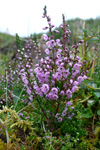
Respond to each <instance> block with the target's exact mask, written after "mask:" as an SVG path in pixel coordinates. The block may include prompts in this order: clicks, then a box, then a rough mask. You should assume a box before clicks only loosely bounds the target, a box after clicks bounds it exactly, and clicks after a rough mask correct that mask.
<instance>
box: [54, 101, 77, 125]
mask: <svg viewBox="0 0 100 150" xmlns="http://www.w3.org/2000/svg"><path fill="white" fill-rule="evenodd" d="M73 109H74V107H73V106H72V102H70V101H68V102H67V103H66V107H65V109H64V110H63V111H62V113H61V114H60V113H57V114H56V115H55V118H57V120H58V122H62V121H63V120H64V118H65V117H67V118H69V119H71V118H72V117H73V116H74V113H73V112H72V111H73Z"/></svg>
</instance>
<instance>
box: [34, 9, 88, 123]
mask: <svg viewBox="0 0 100 150" xmlns="http://www.w3.org/2000/svg"><path fill="white" fill-rule="evenodd" d="M43 18H46V19H47V22H48V27H45V28H43V30H46V29H49V31H50V35H49V36H48V35H47V34H44V35H43V38H44V40H45V41H46V45H47V49H45V53H46V55H47V56H46V57H44V58H41V59H40V60H39V63H38V64H36V65H35V69H34V79H35V80H34V85H33V88H34V95H37V98H36V100H37V102H38V104H39V105H40V108H41V110H42V113H43V114H44V116H45V117H46V119H47V123H50V122H55V121H56V120H58V122H61V121H62V120H63V119H64V116H66V114H67V107H65V106H64V104H65V103H66V105H67V103H68V101H69V100H70V99H71V98H72V94H73V93H74V92H75V91H76V90H77V89H78V86H79V85H80V84H81V82H82V81H83V80H85V79H87V77H86V72H87V70H85V68H84V65H85V62H84V63H82V62H81V61H80V59H79V56H78V53H79V50H78V47H79V45H81V44H82V43H83V41H79V42H78V44H77V45H73V46H72V47H69V46H68V45H67V44H68V43H69V36H70V33H71V31H70V30H69V26H68V25H66V24H65V17H64V15H63V24H62V25H60V28H61V29H62V30H63V35H62V39H56V40H55V39H54V36H53V33H54V32H55V33H56V34H57V33H58V32H59V31H58V30H53V31H52V29H53V28H54V25H52V24H51V18H50V17H49V16H48V15H47V11H46V7H45V8H44V14H43ZM69 103H70V101H69ZM45 108H46V109H45ZM70 109H73V107H70ZM59 113H60V117H57V114H59ZM67 115H68V114H67ZM73 115H74V114H69V115H68V117H70V118H71V117H72V116H73ZM56 118H57V119H56Z"/></svg>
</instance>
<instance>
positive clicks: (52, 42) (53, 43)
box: [46, 40, 56, 47]
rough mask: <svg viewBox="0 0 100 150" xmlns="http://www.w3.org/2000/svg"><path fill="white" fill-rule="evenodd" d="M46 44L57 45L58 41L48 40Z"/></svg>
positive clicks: (49, 45)
mask: <svg viewBox="0 0 100 150" xmlns="http://www.w3.org/2000/svg"><path fill="white" fill-rule="evenodd" d="M46 45H47V46H48V47H54V46H56V43H55V41H54V40H50V41H48V42H46Z"/></svg>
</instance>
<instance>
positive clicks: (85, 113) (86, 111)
mask: <svg viewBox="0 0 100 150" xmlns="http://www.w3.org/2000/svg"><path fill="white" fill-rule="evenodd" d="M92 116H93V113H92V110H91V109H90V108H85V109H84V110H83V111H82V113H81V114H80V117H83V118H91V117H92Z"/></svg>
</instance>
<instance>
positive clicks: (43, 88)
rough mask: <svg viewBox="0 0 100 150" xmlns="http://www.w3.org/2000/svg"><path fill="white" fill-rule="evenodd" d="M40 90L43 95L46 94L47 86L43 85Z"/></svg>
mask: <svg viewBox="0 0 100 150" xmlns="http://www.w3.org/2000/svg"><path fill="white" fill-rule="evenodd" d="M41 90H42V92H43V93H44V94H46V93H48V91H49V85H48V84H43V85H42V87H41Z"/></svg>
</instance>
